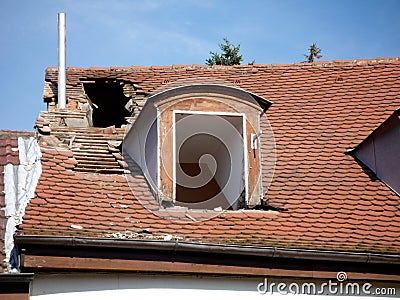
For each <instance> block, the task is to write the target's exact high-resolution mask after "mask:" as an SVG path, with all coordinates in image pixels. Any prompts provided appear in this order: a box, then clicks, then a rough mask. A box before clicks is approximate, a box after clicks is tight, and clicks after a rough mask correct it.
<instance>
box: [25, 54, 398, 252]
mask: <svg viewBox="0 0 400 300" xmlns="http://www.w3.org/2000/svg"><path fill="white" fill-rule="evenodd" d="M105 77H107V78H114V79H117V80H119V81H120V82H122V83H123V84H124V85H126V86H127V87H126V88H128V87H130V92H131V93H132V95H133V96H137V97H139V98H140V97H142V96H145V95H147V94H149V93H151V92H152V91H154V90H155V89H157V88H159V87H160V86H162V85H163V84H165V83H167V82H174V81H176V80H179V79H188V78H199V77H202V78H204V77H205V78H218V79H223V80H226V81H228V82H229V83H230V84H232V83H233V84H234V85H237V86H239V87H241V88H243V89H246V90H249V91H251V92H253V93H256V94H258V95H260V96H262V97H264V98H266V99H269V100H271V101H272V102H274V104H273V105H272V106H271V108H270V109H269V110H268V111H267V113H266V118H264V119H263V120H262V126H266V122H267V119H268V121H269V122H270V123H271V126H272V129H273V131H274V135H275V141H276V145H277V149H276V151H277V158H278V160H277V164H276V168H275V173H274V176H273V181H272V184H271V186H270V188H269V189H268V192H267V194H266V196H265V198H266V199H268V201H269V204H270V205H272V206H275V207H278V208H280V209H281V210H280V211H279V212H271V211H257V210H246V211H227V212H223V213H221V214H216V216H214V217H212V218H210V219H207V220H204V221H201V222H191V221H193V220H199V219H202V218H207V217H208V215H207V214H210V213H207V212H190V213H189V214H188V212H185V211H183V212H179V211H168V210H161V211H159V215H163V214H164V215H172V214H177V215H180V216H181V217H182V221H181V222H174V221H171V220H168V219H166V218H162V217H160V216H157V215H155V214H153V213H151V212H149V211H148V210H147V209H146V208H144V207H143V206H142V205H141V203H140V202H141V201H142V202H143V201H145V200H146V199H147V197H151V195H149V191H148V190H147V185H146V183H145V182H144V179H143V178H140V176H139V177H135V178H131V179H130V180H131V183H134V184H131V186H133V193H132V191H131V189H130V186H129V185H128V183H127V179H126V176H128V177H130V176H132V175H129V174H126V175H123V174H97V173H93V172H78V171H77V170H74V166H75V165H76V160H78V159H77V155H76V151H75V152H74V149H72V150H69V149H67V148H68V147H66V148H65V149H64V148H55V147H48V146H46V145H43V146H42V152H43V158H42V163H43V173H42V176H41V179H40V182H39V184H38V187H37V189H36V197H35V198H34V199H32V200H31V202H30V204H29V206H28V208H27V209H26V215H25V218H24V223H23V224H22V226H21V229H22V231H21V234H33V235H63V236H74V235H77V236H88V237H108V238H132V239H161V240H162V239H165V238H167V237H168V238H169V237H170V236H172V237H173V238H176V239H178V240H183V241H191V242H200V243H212V244H238V245H258V246H274V247H284V248H304V249H323V250H338V251H357V252H365V251H366V252H385V253H397V254H399V253H400V209H399V196H398V195H396V194H395V193H394V192H392V191H391V190H390V189H388V188H387V187H386V186H385V185H384V184H383V183H382V182H380V181H379V180H376V178H374V176H373V174H370V173H368V172H366V170H364V169H363V167H362V166H360V165H358V163H357V162H356V161H355V160H354V159H353V158H352V157H351V156H349V155H346V154H345V152H346V150H347V149H348V148H353V147H355V146H356V145H358V144H359V143H360V142H361V141H362V140H363V139H364V138H365V137H366V136H368V135H369V134H370V133H371V132H372V131H373V130H374V129H375V128H376V127H378V126H379V124H381V123H382V122H383V121H384V120H385V119H387V118H388V116H390V115H391V114H392V113H393V111H394V110H395V109H397V108H398V107H399V106H400V61H399V59H398V58H393V59H386V58H385V59H374V60H357V61H346V62H339V61H336V62H335V61H334V62H318V63H314V64H306V63H305V64H303V63H301V64H293V65H254V66H235V67H220V66H219V67H206V66H172V67H161V68H155V67H129V68H118V67H112V68H106V69H104V68H103V69H93V68H90V69H77V68H69V69H68V71H67V78H68V86H67V95H69V99H78V101H79V99H83V98H82V97H84V95H83V94H82V86H81V82H82V81H83V80H90V79H93V78H105ZM56 81H57V72H56V69H54V68H48V69H47V72H46V86H45V93H44V96H45V98H46V99H47V101H49V99H52V98H54V97H55V90H56ZM50 101H51V100H50ZM53 128H55V127H53ZM65 136H67V134H65ZM93 146H94V144H92V145H91V146H90V147H91V149H95V147H93ZM88 150H90V149H88ZM94 153H95V151H90V152H88V153H87V154H88V156H90V157H91V158H90V159H92V158H93V157H95V154H94ZM267 160H268V158H265V157H264V163H265V162H266V161H267ZM92 161H93V160H92ZM139 200H140V201H139Z"/></svg>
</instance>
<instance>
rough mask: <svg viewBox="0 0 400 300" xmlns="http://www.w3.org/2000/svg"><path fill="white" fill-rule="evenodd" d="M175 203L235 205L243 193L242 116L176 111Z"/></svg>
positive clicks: (235, 207) (233, 206)
mask: <svg viewBox="0 0 400 300" xmlns="http://www.w3.org/2000/svg"><path fill="white" fill-rule="evenodd" d="M175 170H176V171H175V179H174V181H175V182H174V184H175V200H176V204H177V205H178V206H186V207H189V208H195V209H196V208H201V209H216V208H218V207H220V208H222V209H237V208H238V205H239V202H240V199H241V198H242V197H243V196H244V190H245V186H244V144H243V118H242V116H232V115H209V114H190V113H176V114H175Z"/></svg>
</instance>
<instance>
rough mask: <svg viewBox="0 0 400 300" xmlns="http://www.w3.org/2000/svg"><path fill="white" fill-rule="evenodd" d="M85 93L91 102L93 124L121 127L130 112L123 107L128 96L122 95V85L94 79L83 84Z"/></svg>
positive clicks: (96, 125)
mask: <svg viewBox="0 0 400 300" xmlns="http://www.w3.org/2000/svg"><path fill="white" fill-rule="evenodd" d="M83 86H84V89H85V93H86V95H87V96H88V97H89V99H90V101H92V103H93V116H92V118H93V126H94V127H108V126H112V125H115V126H116V127H121V125H123V124H126V120H125V117H129V115H130V113H129V111H127V110H126V109H125V105H126V103H127V102H128V101H129V99H130V98H129V97H126V96H125V95H124V92H123V89H122V85H121V84H120V83H119V82H116V81H108V80H104V79H96V80H95V82H94V83H93V82H90V83H84V84H83Z"/></svg>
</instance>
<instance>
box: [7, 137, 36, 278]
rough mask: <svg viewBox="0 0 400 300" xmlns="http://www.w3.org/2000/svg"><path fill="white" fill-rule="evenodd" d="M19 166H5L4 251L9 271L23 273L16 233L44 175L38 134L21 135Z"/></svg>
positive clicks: (19, 139)
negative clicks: (16, 248)
mask: <svg viewBox="0 0 400 300" xmlns="http://www.w3.org/2000/svg"><path fill="white" fill-rule="evenodd" d="M18 151H19V165H13V164H10V163H9V164H7V165H5V166H4V193H5V218H6V226H5V234H4V250H5V254H6V257H5V263H6V264H7V269H8V272H10V273H17V272H19V266H18V262H17V259H16V257H13V254H12V253H13V252H15V249H14V234H15V232H16V230H17V226H18V225H20V224H22V221H23V217H24V215H25V208H26V206H27V205H28V203H29V201H30V200H31V199H32V198H33V197H34V196H35V190H36V186H37V184H38V182H39V178H40V175H41V174H42V164H41V157H42V153H41V151H40V147H39V145H38V143H37V141H36V139H35V138H34V137H30V138H29V139H24V138H22V137H19V138H18Z"/></svg>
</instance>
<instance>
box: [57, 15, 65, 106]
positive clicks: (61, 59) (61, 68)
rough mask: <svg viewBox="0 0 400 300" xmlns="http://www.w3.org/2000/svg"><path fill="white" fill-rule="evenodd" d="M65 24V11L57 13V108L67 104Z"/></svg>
mask: <svg viewBox="0 0 400 300" xmlns="http://www.w3.org/2000/svg"><path fill="white" fill-rule="evenodd" d="M65 41H66V26H65V13H58V108H61V109H64V108H66V106H67V99H66V94H65V78H66V74H65V59H66V51H65V48H66V46H65V44H66V42H65Z"/></svg>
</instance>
